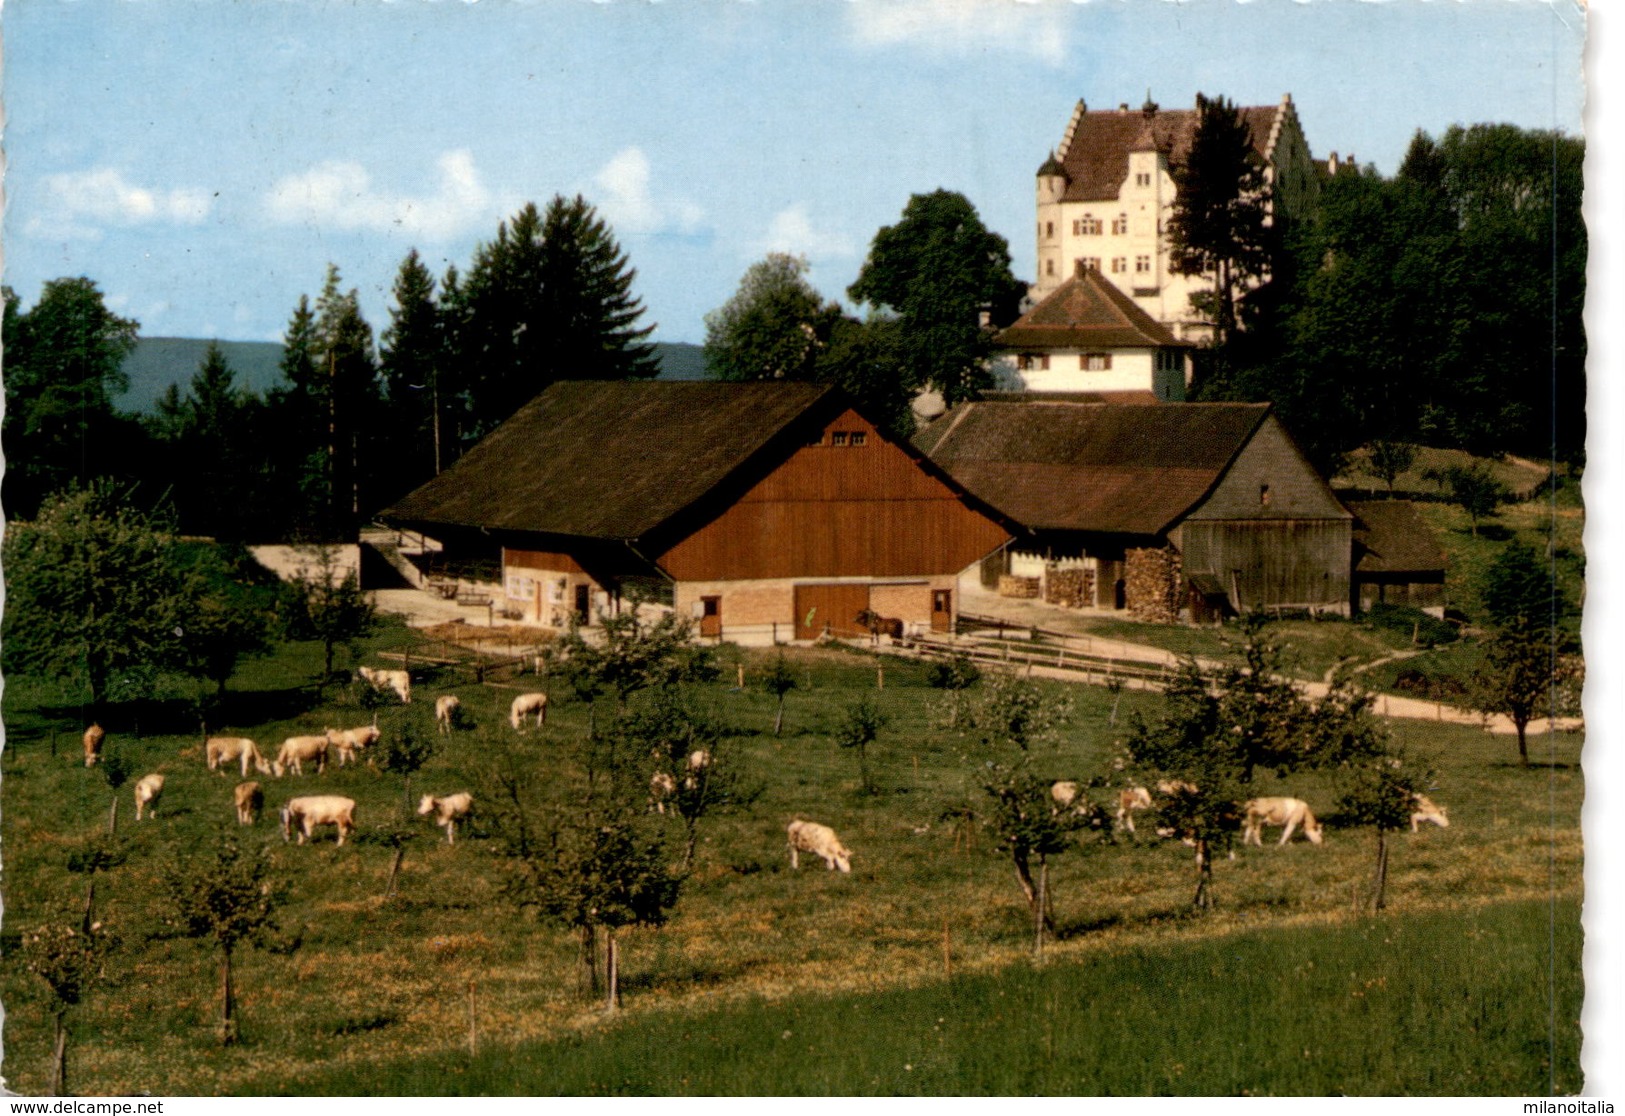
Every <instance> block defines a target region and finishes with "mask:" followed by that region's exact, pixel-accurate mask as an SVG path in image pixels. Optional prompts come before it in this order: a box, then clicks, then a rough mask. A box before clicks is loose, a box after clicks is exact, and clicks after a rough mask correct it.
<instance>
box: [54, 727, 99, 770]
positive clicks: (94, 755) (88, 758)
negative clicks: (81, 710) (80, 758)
mask: <svg viewBox="0 0 1625 1116" xmlns="http://www.w3.org/2000/svg"><path fill="white" fill-rule="evenodd" d="M106 737H107V730H106V729H104V728H102V726H101V725H99V724H97V723H96V722H94V721H92V722H91V725H90V727H89V728H87V729H86V730H85V766H86V767H95V766H96V761H97V760H99V759H101V758H102V741H103V740H104V739H105V738H106ZM53 750H54V748H53Z"/></svg>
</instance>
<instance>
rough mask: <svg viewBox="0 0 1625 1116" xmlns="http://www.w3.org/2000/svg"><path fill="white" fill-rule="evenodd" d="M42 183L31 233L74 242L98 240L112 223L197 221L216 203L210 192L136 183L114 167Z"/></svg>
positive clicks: (58, 176)
mask: <svg viewBox="0 0 1625 1116" xmlns="http://www.w3.org/2000/svg"><path fill="white" fill-rule="evenodd" d="M44 186H45V190H44V195H45V201H44V202H43V203H42V204H41V206H40V208H39V209H38V211H36V212H35V213H34V214H33V215H32V216H31V217H30V218H29V220H28V222H27V225H26V228H27V231H29V232H31V233H38V234H43V235H47V236H55V237H61V238H63V239H71V240H95V239H98V238H100V237H101V235H102V232H103V229H104V228H105V227H106V226H108V225H148V224H160V223H161V224H171V225H197V224H201V223H202V222H203V221H204V219H205V218H207V217H208V215H209V211H210V209H212V208H213V206H214V199H213V198H212V197H211V196H210V195H209V192H208V191H207V190H201V189H198V188H196V187H190V186H180V187H176V188H175V189H172V190H162V189H158V188H154V187H148V186H138V185H136V184H135V183H133V182H130V181H129V180H128V179H126V178H125V177H124V174H123V172H122V171H119V170H117V169H115V168H113V167H96V168H94V169H92V170H86V171H73V172H68V173H64V174H51V175H47V176H46V177H45V183H44Z"/></svg>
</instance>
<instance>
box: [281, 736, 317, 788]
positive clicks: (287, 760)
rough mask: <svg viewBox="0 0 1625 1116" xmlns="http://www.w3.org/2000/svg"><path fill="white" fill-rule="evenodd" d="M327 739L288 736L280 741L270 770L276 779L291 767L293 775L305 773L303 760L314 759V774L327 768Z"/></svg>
mask: <svg viewBox="0 0 1625 1116" xmlns="http://www.w3.org/2000/svg"><path fill="white" fill-rule="evenodd" d="M327 749H328V741H327V737H325V736H290V737H288V739H286V740H284V741H283V742H282V748H281V749H280V750H279V751H278V752H277V754H276V759H275V760H273V761H272V762H271V770H272V772H273V773H275V775H276V777H277V778H278V779H280V778H282V776H283V774H284V773H285V772H286V771H287V770H288V769H289V768H290V767H291V768H293V773H294V774H295V775H303V774H304V773H305V767H304V765H305V761H307V760H315V761H316V774H318V775H320V774H322V773H323V772H324V771H326V770H327Z"/></svg>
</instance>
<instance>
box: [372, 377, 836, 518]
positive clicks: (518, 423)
mask: <svg viewBox="0 0 1625 1116" xmlns="http://www.w3.org/2000/svg"><path fill="white" fill-rule="evenodd" d="M843 405H845V401H844V399H843V397H840V396H839V393H837V392H836V391H835V389H833V388H831V387H829V386H827V385H822V384H804V383H784V382H773V383H752V384H733V383H711V382H671V383H662V382H655V383H650V382H647V381H642V382H630V381H572V382H565V383H556V384H554V385H552V386H551V387H549V388H548V389H547V390H545V391H543V392H542V393H541V394H540V395H538V396H537V397H536V398H534V399H532V400H531V401H530V402H529V403H526V404H525V405H524V406H523V407H521V408H520V409H519V411H518V412H517V413H516V414H515V415H514V416H513V417H512V418H510V419H508V421H506V422H504V423H503V424H502V425H501V426H499V427H497V428H496V429H495V430H493V431H492V432H491V433H490V434H489V435H488V436H487V437H486V438H485V439H484V440H483V441H481V442H480V443H479V444H478V445H476V446H475V447H474V448H473V449H471V450H469V451H468V453H466V454H464V455H463V457H462V458H460V459H459V460H458V461H457V462H456V463H455V464H453V465H452V466H451V467H450V468H449V469H447V470H446V471H445V472H443V473H441V474H440V475H439V476H438V477H436V478H434V479H433V480H431V481H430V482H429V483H427V484H425V485H424V486H423V487H422V488H419V489H418V490H417V491H415V492H413V493H411V494H410V495H408V496H407V497H405V498H404V499H402V500H401V501H399V502H398V503H396V504H394V505H393V506H391V507H389V508H386V509H385V510H384V511H382V512H380V513H379V517H380V518H381V519H384V520H387V521H390V522H397V523H402V524H412V525H422V526H428V525H436V524H439V525H451V526H459V527H483V528H486V529H490V530H506V531H524V532H537V533H542V534H552V535H569V536H578V537H582V538H596V539H639V538H642V537H644V536H645V535H647V534H648V533H649V532H650V531H652V530H654V529H655V528H657V527H659V526H660V525H661V524H663V523H665V522H666V521H668V520H670V519H671V518H672V517H673V516H675V515H677V514H678V513H679V512H681V511H682V510H683V509H685V508H687V507H689V506H690V505H692V504H694V503H695V502H696V501H698V500H699V499H701V497H703V496H705V495H706V494H707V493H709V492H711V491H712V490H713V489H714V488H716V487H717V485H719V484H720V483H722V482H723V481H724V480H725V479H726V478H728V477H729V476H731V475H732V474H734V473H735V472H737V471H738V470H740V469H741V468H742V467H743V466H744V465H746V463H747V462H749V461H750V460H751V459H752V458H753V457H755V456H756V455H757V454H759V453H761V452H762V451H764V450H765V449H766V448H767V447H768V446H769V445H770V444H771V443H773V442H774V441H775V440H776V439H778V438H779V437H780V436H781V435H784V434H785V433H786V431H787V429H788V428H790V427H792V426H794V425H796V424H797V422H798V420H800V419H802V418H803V416H806V415H808V412H809V411H812V410H814V409H815V408H816V409H818V410H819V411H820V413H822V411H824V410H826V409H832V408H834V407H839V406H843ZM811 421H821V419H817V420H814V419H809V422H811Z"/></svg>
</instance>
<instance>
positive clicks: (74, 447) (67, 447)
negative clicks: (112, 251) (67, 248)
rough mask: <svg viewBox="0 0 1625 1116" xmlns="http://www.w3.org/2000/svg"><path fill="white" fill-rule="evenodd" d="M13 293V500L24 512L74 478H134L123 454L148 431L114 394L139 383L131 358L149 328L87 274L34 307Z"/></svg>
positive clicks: (55, 285) (9, 466) (9, 296)
mask: <svg viewBox="0 0 1625 1116" xmlns="http://www.w3.org/2000/svg"><path fill="white" fill-rule="evenodd" d="M3 296H4V301H5V345H6V375H5V381H6V388H5V390H6V414H5V424H4V434H5V456H6V476H5V503H6V511H7V514H8V516H10V517H12V518H16V517H19V516H22V517H26V516H28V515H31V514H32V513H33V511H34V510H35V509H36V508H37V507H39V505H40V503H41V501H43V500H44V498H45V496H46V494H47V493H50V492H53V491H56V490H58V489H61V488H63V487H65V486H66V485H67V484H68V483H69V482H71V481H87V480H90V479H91V478H94V477H99V476H115V475H117V476H123V475H126V474H125V470H124V468H123V464H124V461H123V459H124V457H125V455H124V454H123V453H122V452H121V450H122V448H123V446H124V445H125V443H126V442H128V441H129V439H130V437H131V436H132V435H133V434H139V429H138V428H136V427H135V425H134V424H133V423H131V422H129V421H128V420H122V421H121V420H120V418H119V417H118V416H117V415H116V414H115V412H114V410H113V396H114V395H116V394H118V393H119V392H121V391H123V390H124V389H125V388H127V387H128V386H129V383H128V381H127V380H126V378H125V376H124V372H123V363H124V358H125V357H126V356H128V355H129V353H130V350H131V349H133V348H134V347H135V339H136V333H137V331H138V330H139V329H140V328H141V325H140V323H139V322H137V321H135V320H134V319H131V318H121V317H119V316H118V315H117V314H115V313H113V312H112V311H111V310H110V309H108V307H107V303H106V300H105V299H104V298H103V296H102V292H101V290H100V289H99V288H98V287H97V286H96V284H95V282H93V281H92V280H90V279H87V278H85V277H83V276H80V277H76V278H69V279H52V280H50V281H49V282H47V283H46V284H45V286H44V288H43V289H42V290H41V292H40V297H39V300H38V301H37V302H35V304H34V305H33V307H31V308H30V309H28V310H23V309H22V307H21V300H20V299H19V298H18V297H17V295H16V294H15V293H14V292H13V291H12V290H11V288H9V287H7V288H5V289H4V292H3Z"/></svg>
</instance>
